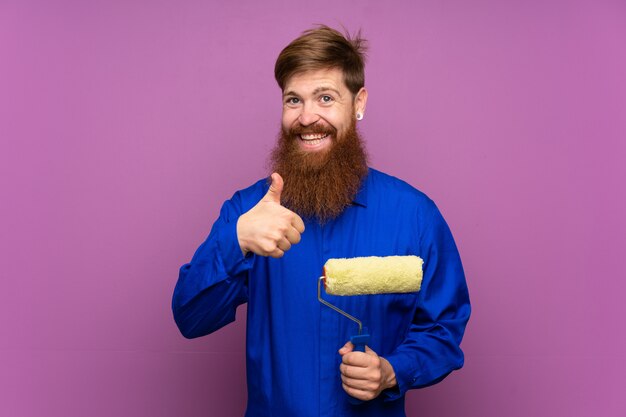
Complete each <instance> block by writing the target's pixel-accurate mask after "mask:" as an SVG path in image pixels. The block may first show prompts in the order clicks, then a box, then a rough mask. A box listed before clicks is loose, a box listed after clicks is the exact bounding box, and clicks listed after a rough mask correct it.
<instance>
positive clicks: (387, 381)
mask: <svg viewBox="0 0 626 417" xmlns="http://www.w3.org/2000/svg"><path fill="white" fill-rule="evenodd" d="M380 360H381V366H382V371H383V372H382V374H383V382H382V385H383V389H389V388H393V387H395V386H397V385H398V382H397V381H396V372H395V371H394V370H393V366H391V364H390V363H389V361H388V360H387V359H385V358H383V357H381V358H380Z"/></svg>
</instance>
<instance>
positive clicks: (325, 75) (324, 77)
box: [284, 68, 348, 94]
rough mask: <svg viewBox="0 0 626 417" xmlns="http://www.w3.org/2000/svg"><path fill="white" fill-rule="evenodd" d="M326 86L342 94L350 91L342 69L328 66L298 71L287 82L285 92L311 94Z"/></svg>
mask: <svg viewBox="0 0 626 417" xmlns="http://www.w3.org/2000/svg"><path fill="white" fill-rule="evenodd" d="M325 87H328V88H330V89H334V90H337V91H339V92H340V93H342V94H343V93H344V92H347V91H348V87H346V84H345V83H344V81H343V73H342V72H341V70H340V69H338V68H328V69H319V70H313V71H305V72H299V73H296V74H294V75H292V76H291V77H290V78H289V79H288V80H287V82H286V83H285V90H284V94H290V93H296V94H307V93H308V94H311V93H313V92H314V91H319V90H320V89H322V88H325Z"/></svg>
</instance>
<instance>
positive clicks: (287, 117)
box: [173, 26, 470, 417]
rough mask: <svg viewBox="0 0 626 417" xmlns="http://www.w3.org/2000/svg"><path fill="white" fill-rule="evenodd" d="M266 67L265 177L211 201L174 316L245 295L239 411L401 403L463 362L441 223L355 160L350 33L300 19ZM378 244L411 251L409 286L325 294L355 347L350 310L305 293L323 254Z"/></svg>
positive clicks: (204, 326) (358, 64)
mask: <svg viewBox="0 0 626 417" xmlns="http://www.w3.org/2000/svg"><path fill="white" fill-rule="evenodd" d="M275 75H276V80H277V82H278V84H279V86H280V88H281V90H282V93H283V94H282V97H283V113H282V129H281V134H280V137H279V141H278V145H277V146H276V148H275V149H274V151H273V152H272V156H271V161H272V171H273V173H272V175H271V177H270V178H271V181H267V180H261V181H259V182H257V183H256V184H254V185H252V186H251V187H249V188H247V189H245V190H241V191H238V192H237V193H235V195H234V196H233V197H232V199H231V200H229V201H226V202H225V203H224V206H223V207H222V210H221V213H220V216H219V218H218V219H217V221H216V222H215V224H214V225H213V229H212V230H211V233H210V235H209V237H208V239H207V240H206V241H205V242H204V243H203V244H202V245H201V246H200V248H199V249H198V250H197V251H196V253H195V255H194V257H193V259H192V260H191V262H190V263H189V264H186V265H183V266H182V268H181V270H180V276H179V280H178V283H177V286H176V289H175V291H174V298H173V311H174V317H175V320H176V323H177V324H178V326H179V328H180V330H181V332H182V333H183V335H184V336H185V337H188V338H193V337H199V336H203V335H206V334H208V333H211V332H214V331H215V330H217V329H219V328H221V327H222V326H224V325H226V324H227V323H229V322H231V321H233V320H234V319H235V309H236V308H237V306H238V305H240V304H242V303H245V302H247V303H248V313H247V314H248V316H247V375H248V378H247V379H248V408H247V412H246V416H249V417H256V416H289V417H305V416H356V415H358V416H404V415H405V414H404V394H405V393H406V391H407V390H408V389H411V388H419V387H425V386H428V385H432V384H434V383H437V382H439V381H440V380H442V379H443V378H444V377H445V376H446V375H448V374H449V373H450V372H451V371H453V370H455V369H459V368H460V367H461V366H463V353H462V351H461V350H460V348H459V344H460V342H461V339H462V336H463V332H464V329H465V324H466V323H467V320H468V319H469V315H470V305H469V297H468V292H467V286H466V283H465V278H464V274H463V269H462V266H461V261H460V258H459V255H458V252H457V249H456V246H455V244H454V241H453V238H452V235H451V233H450V231H449V229H448V227H447V225H446V223H445V221H444V220H443V218H442V217H441V214H440V213H439V211H438V210H437V208H436V206H435V205H434V203H433V202H432V201H431V200H430V199H428V197H426V196H425V195H424V194H422V193H421V192H419V191H417V190H416V189H414V188H413V187H411V186H410V185H408V184H406V183H404V182H402V181H400V180H398V179H397V178H394V177H391V176H388V175H386V174H383V173H381V172H379V171H376V170H374V169H370V168H368V166H367V158H366V153H365V150H364V148H363V144H362V141H361V139H360V137H359V134H358V132H357V130H356V122H357V120H361V119H362V118H363V115H364V113H365V108H366V103H367V90H366V89H365V88H364V41H363V40H362V39H361V38H360V36H358V35H357V36H356V37H355V38H354V39H350V38H349V37H344V36H343V35H342V34H340V33H339V32H337V31H335V30H333V29H330V28H328V27H325V26H322V27H319V28H316V29H313V30H309V31H306V32H304V33H303V35H302V36H300V37H299V38H297V39H296V40H294V41H293V42H291V43H290V44H289V45H288V46H287V47H286V48H285V49H284V50H283V51H282V52H281V53H280V55H279V57H278V59H277V61H276V66H275ZM381 140H384V138H382V139H381ZM268 182H269V184H268ZM388 255H417V256H420V257H421V258H423V259H424V277H423V281H422V285H421V290H420V291H419V292H416V293H407V294H380V295H364V296H344V297H341V296H332V295H326V296H325V298H326V299H327V300H328V301H330V302H331V303H332V304H335V305H337V306H338V307H339V308H341V309H343V310H345V311H347V312H349V313H350V314H352V315H354V316H356V317H358V318H360V319H361V320H362V321H363V322H364V323H366V325H367V326H368V327H369V329H370V333H371V341H370V343H369V344H368V346H367V348H366V351H365V352H356V351H353V346H352V344H351V343H350V342H348V343H346V340H348V339H349V337H350V336H351V335H352V334H354V333H355V327H356V326H355V324H354V323H352V322H351V321H350V320H347V319H346V318H345V317H343V316H341V315H339V314H337V313H336V312H334V311H332V310H331V309H329V308H328V307H326V306H324V305H322V304H320V303H319V302H318V301H317V282H318V278H319V276H320V275H321V274H322V266H323V265H324V263H325V262H326V260H328V259H329V258H351V257H357V256H388ZM349 396H351V397H354V398H356V399H359V400H362V401H363V402H362V403H360V404H352V402H351V401H349Z"/></svg>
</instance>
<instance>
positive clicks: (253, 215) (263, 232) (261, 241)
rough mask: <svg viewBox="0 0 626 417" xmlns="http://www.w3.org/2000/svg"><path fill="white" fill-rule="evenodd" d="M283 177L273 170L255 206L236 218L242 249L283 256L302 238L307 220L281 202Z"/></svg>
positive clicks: (266, 254)
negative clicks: (270, 178)
mask: <svg viewBox="0 0 626 417" xmlns="http://www.w3.org/2000/svg"><path fill="white" fill-rule="evenodd" d="M282 191H283V179H282V177H281V176H280V175H279V174H278V173H276V172H275V173H273V174H272V185H270V189H269V190H268V191H267V194H265V196H263V198H262V199H261V201H259V202H258V203H257V204H256V206H254V207H252V208H251V209H250V210H249V211H247V212H246V213H244V214H242V215H241V216H240V217H239V220H237V238H238V240H239V247H240V248H241V251H242V252H243V253H244V254H246V253H248V252H254V253H256V254H257V255H261V256H271V257H273V258H280V257H281V256H283V255H284V254H285V252H286V251H288V250H289V249H290V248H291V245H293V244H296V243H298V242H300V234H301V233H303V232H304V222H303V221H302V219H301V218H300V216H298V215H297V214H296V213H294V212H293V211H291V210H289V209H287V208H285V207H283V206H281V205H280V194H281V193H282Z"/></svg>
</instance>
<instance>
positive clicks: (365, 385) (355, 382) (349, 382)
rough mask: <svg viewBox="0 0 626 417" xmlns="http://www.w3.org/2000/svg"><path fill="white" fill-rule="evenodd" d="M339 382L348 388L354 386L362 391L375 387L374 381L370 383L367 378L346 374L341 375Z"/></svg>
mask: <svg viewBox="0 0 626 417" xmlns="http://www.w3.org/2000/svg"><path fill="white" fill-rule="evenodd" d="M341 382H342V383H343V384H344V385H346V386H348V387H350V388H354V389H358V390H362V391H371V390H374V389H375V388H376V387H375V385H374V383H372V381H370V380H368V379H355V378H348V377H347V376H344V375H342V376H341Z"/></svg>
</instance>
